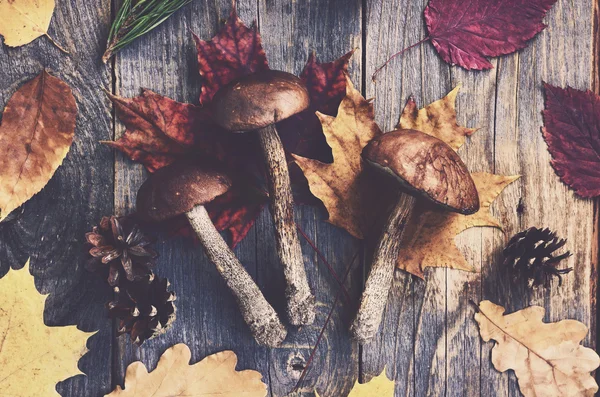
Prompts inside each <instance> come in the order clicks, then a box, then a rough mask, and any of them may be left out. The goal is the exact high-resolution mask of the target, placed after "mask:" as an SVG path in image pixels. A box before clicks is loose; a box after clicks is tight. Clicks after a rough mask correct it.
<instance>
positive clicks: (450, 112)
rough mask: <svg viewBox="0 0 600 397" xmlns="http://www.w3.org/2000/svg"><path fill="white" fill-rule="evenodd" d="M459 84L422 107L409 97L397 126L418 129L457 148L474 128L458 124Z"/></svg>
mask: <svg viewBox="0 0 600 397" xmlns="http://www.w3.org/2000/svg"><path fill="white" fill-rule="evenodd" d="M459 91H460V86H457V87H456V88H454V89H453V90H452V91H450V93H448V95H446V96H445V97H444V98H442V99H439V100H437V101H435V102H433V103H431V104H429V105H427V106H426V107H424V108H423V109H418V108H417V104H416V102H415V100H414V99H413V98H409V100H408V102H407V103H406V106H405V107H404V110H403V111H402V116H400V122H399V123H398V127H397V128H402V129H408V130H418V131H421V132H424V133H426V134H429V135H432V136H434V137H436V138H438V139H441V140H442V141H444V142H446V143H447V144H448V145H449V146H450V147H451V148H452V149H454V150H458V148H460V147H461V146H462V145H463V144H464V143H465V140H466V137H467V136H470V135H471V134H473V133H474V132H475V131H476V129H474V128H466V127H461V126H459V125H458V122H457V120H456V96H457V95H458V92H459Z"/></svg>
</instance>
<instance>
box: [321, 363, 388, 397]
mask: <svg viewBox="0 0 600 397" xmlns="http://www.w3.org/2000/svg"><path fill="white" fill-rule="evenodd" d="M394 387H395V385H394V382H393V381H391V380H389V379H388V378H387V376H386V375H385V368H384V369H383V371H382V372H381V374H380V375H379V376H376V377H374V378H373V379H371V380H370V381H369V382H367V383H363V384H361V383H358V381H356V383H355V384H354V387H353V388H352V390H351V391H350V394H348V397H375V396H377V397H394ZM315 394H316V395H317V397H319V393H315Z"/></svg>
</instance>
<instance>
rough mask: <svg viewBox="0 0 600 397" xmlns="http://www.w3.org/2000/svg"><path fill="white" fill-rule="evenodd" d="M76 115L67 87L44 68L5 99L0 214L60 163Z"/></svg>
mask: <svg viewBox="0 0 600 397" xmlns="http://www.w3.org/2000/svg"><path fill="white" fill-rule="evenodd" d="M76 114H77V105H76V104H75V98H74V97H73V94H72V93H71V89H70V88H69V86H68V85H67V84H66V83H65V82H63V81H62V80H60V79H58V78H56V77H53V76H50V75H49V74H48V73H47V72H45V71H44V72H42V73H41V74H40V75H38V76H37V77H36V78H34V79H33V80H31V81H29V82H28V83H26V84H25V85H24V86H23V87H21V88H20V89H19V90H17V92H15V93H14V95H13V96H12V97H11V98H10V100H9V101H8V103H7V104H6V107H5V108H4V115H3V116H2V125H0V219H4V218H6V216H8V214H9V213H10V212H11V211H12V210H14V209H15V208H17V207H19V206H20V205H21V204H23V203H24V202H25V201H27V200H29V199H30V198H31V197H32V196H33V195H34V194H36V193H38V192H39V191H40V190H42V188H43V187H44V186H46V184H47V183H48V181H49V180H50V178H51V177H52V175H53V174H54V172H55V171H56V169H57V168H58V167H59V166H60V165H61V164H62V162H63V160H64V158H65V156H66V155H67V153H68V152H69V148H70V147H71V143H72V142H73V136H74V134H75V118H76Z"/></svg>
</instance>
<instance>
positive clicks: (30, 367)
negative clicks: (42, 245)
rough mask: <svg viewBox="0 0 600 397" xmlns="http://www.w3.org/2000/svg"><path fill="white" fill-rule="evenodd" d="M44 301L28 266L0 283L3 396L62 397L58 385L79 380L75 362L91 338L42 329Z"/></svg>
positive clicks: (0, 386)
mask: <svg viewBox="0 0 600 397" xmlns="http://www.w3.org/2000/svg"><path fill="white" fill-rule="evenodd" d="M45 301H46V299H45V296H44V295H40V293H39V292H38V291H37V290H36V288H35V285H34V282H33V277H31V274H30V273H29V261H27V263H26V264H25V267H24V268H23V269H21V270H9V272H8V274H6V276H4V277H3V278H2V279H0V395H3V396H18V397H40V396H44V397H45V396H59V394H58V393H57V392H56V384H57V383H58V382H60V381H62V380H64V379H66V378H69V377H71V376H75V375H78V374H81V371H79V369H78V368H77V362H78V361H79V359H80V358H81V356H83V355H84V354H85V353H86V352H87V348H86V346H85V345H86V341H87V339H88V338H89V337H90V336H91V335H93V333H89V332H83V331H80V330H78V329H77V327H75V326H72V325H71V326H66V327H48V326H46V325H45V324H44V303H45Z"/></svg>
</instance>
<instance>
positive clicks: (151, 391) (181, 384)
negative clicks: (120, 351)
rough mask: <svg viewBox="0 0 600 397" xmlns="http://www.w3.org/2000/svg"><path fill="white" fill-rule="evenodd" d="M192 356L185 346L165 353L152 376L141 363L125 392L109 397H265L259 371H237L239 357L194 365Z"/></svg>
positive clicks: (131, 371) (224, 355) (226, 355)
mask: <svg viewBox="0 0 600 397" xmlns="http://www.w3.org/2000/svg"><path fill="white" fill-rule="evenodd" d="M191 357H192V354H191V352H190V349H189V348H188V347H187V346H186V345H184V344H181V343H180V344H177V345H175V346H173V347H170V348H169V349H167V351H165V352H164V353H163V355H162V356H161V358H160V360H159V361H158V364H157V366H156V369H155V370H154V371H152V372H150V373H148V370H147V369H146V367H145V366H144V364H142V363H141V362H139V361H138V362H135V363H133V364H131V365H129V367H127V372H126V373H125V388H124V389H121V387H120V386H117V388H116V389H115V390H114V391H113V392H112V393H110V394H107V395H106V397H128V396H131V397H133V396H153V397H171V396H197V397H201V396H216V395H219V396H223V397H239V396H242V395H243V396H245V397H264V396H266V395H267V385H265V384H264V383H263V382H262V381H261V379H262V375H261V374H260V373H258V372H256V371H251V370H245V371H236V370H235V367H236V365H237V357H236V355H235V353H234V352H232V351H223V352H220V353H216V354H213V355H211V356H208V357H206V358H205V359H203V360H202V361H200V362H199V363H196V364H193V365H190V359H191Z"/></svg>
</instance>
